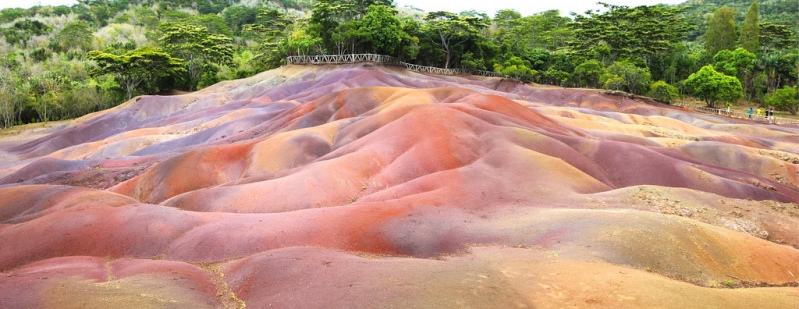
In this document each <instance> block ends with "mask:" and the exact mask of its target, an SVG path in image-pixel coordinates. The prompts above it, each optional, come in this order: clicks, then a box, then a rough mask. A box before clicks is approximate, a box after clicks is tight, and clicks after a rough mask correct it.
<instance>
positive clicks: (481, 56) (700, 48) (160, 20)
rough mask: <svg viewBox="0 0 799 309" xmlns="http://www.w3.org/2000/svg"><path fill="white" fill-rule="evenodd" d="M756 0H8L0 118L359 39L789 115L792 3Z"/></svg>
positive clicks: (544, 78)
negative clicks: (641, 0) (527, 12)
mask: <svg viewBox="0 0 799 309" xmlns="http://www.w3.org/2000/svg"><path fill="white" fill-rule="evenodd" d="M758 3H760V5H759V7H760V9H759V11H758V10H757V9H756V7H757V6H755V7H750V5H751V1H739V0H725V1H720V0H712V1H711V0H707V1H690V2H686V3H685V4H684V5H681V6H663V5H654V6H640V7H633V8H629V7H624V6H610V5H609V6H608V7H607V11H605V12H602V13H592V14H585V15H575V16H562V15H561V12H558V11H546V12H541V13H539V14H534V15H531V16H522V15H521V14H520V13H518V12H516V11H514V10H512V9H509V10H502V11H500V12H498V13H497V14H496V15H495V16H488V15H487V14H485V13H481V12H475V11H473V10H468V8H458V9H457V10H458V11H460V12H429V13H425V12H421V11H419V10H415V9H413V8H397V7H396V6H395V4H394V3H393V1H390V0H357V1H356V0H279V1H238V0H206V1H199V2H197V1H189V0H81V1H79V2H78V3H76V4H75V5H72V6H65V5H61V6H55V7H52V6H38V5H37V6H33V7H30V8H27V9H21V8H8V9H2V10H0V37H2V39H0V127H3V128H8V127H12V126H15V125H21V124H28V123H35V122H48V121H60V120H65V119H74V118H77V117H80V116H83V115H86V114H89V113H92V112H96V111H100V110H105V109H108V108H111V107H114V106H117V105H118V104H121V103H122V102H125V101H127V100H128V99H130V98H131V97H133V96H136V95H147V94H159V93H168V92H171V91H174V90H179V91H194V90H197V89H202V88H205V87H208V86H210V85H213V84H215V83H217V82H220V81H225V80H234V79H239V78H245V77H250V76H253V75H255V74H257V73H259V72H263V71H267V70H270V69H274V68H277V67H280V66H281V65H283V64H285V59H286V58H287V57H288V56H294V55H314V54H328V55H332V54H337V55H344V54H362V53H373V54H384V55H390V56H393V57H395V58H397V59H400V60H402V61H404V62H408V63H413V64H418V65H424V66H435V67H442V68H461V69H467V70H484V71H493V72H498V73H501V74H504V75H507V76H513V77H516V78H519V79H522V80H524V81H532V82H536V83H541V84H550V85H560V86H567V87H591V88H601V89H610V90H616V91H626V92H630V93H635V94H637V95H645V96H650V97H653V98H656V99H657V100H659V101H660V102H664V103H672V102H675V101H677V100H679V99H680V98H684V97H686V96H693V97H696V98H698V99H701V100H704V101H706V103H707V105H708V106H711V107H712V106H720V107H724V105H738V106H745V107H749V106H760V107H768V106H775V108H776V109H777V110H778V111H780V112H784V113H790V114H794V115H795V114H796V112H797V110H799V100H796V99H795V97H796V95H795V93H796V91H797V86H796V84H797V76H799V74H797V66H796V63H797V62H798V61H799V50H797V48H796V47H797V43H796V38H797V36H796V31H797V23H796V22H795V20H796V14H797V11H796V10H797V6H796V5H795V4H796V3H794V1H788V0H767V1H762V2H758ZM724 4H726V5H729V6H730V7H732V9H733V10H734V11H730V10H726V9H724V10H722V9H721V8H722V7H723V6H724ZM750 9H752V14H751V16H750V18H749V26H748V27H744V24H745V18H744V15H745V14H746V12H747V11H749V10H750ZM756 12H759V13H757V14H755V13H756ZM717 14H718V16H717V20H718V22H711V20H715V19H713V17H714V16H716V15H717ZM711 24H712V25H716V26H714V27H710V25H711ZM744 29H747V30H744ZM709 30H713V31H709ZM708 32H709V33H714V34H718V35H716V36H714V35H710V38H717V39H707V38H708V36H707V35H706V34H707V33H708ZM741 37H744V38H748V39H746V42H744V41H741V40H739V39H740V38H741ZM739 47H741V48H743V49H745V50H740V51H739V50H738V48H739ZM719 53H721V54H719ZM717 54H718V55H717ZM708 66H709V67H712V68H713V69H714V70H716V71H717V72H718V73H721V74H725V75H728V76H731V77H734V78H735V79H737V81H738V83H740V86H739V85H737V84H738V83H734V82H733V85H731V87H728V88H729V90H728V91H726V92H727V93H725V94H724V95H723V96H720V97H723V99H721V98H708V96H709V95H708V94H707V93H704V92H703V91H701V90H698V89H705V88H707V87H702V86H699V85H694V84H693V83H691V82H690V81H689V80H690V78H691V76H692V75H693V74H695V73H698V72H699V71H700V70H701V69H702V68H704V67H708ZM705 80H710V81H716V80H718V79H717V78H716V79H705ZM711 88H713V87H711ZM739 88H740V89H739ZM725 89H726V88H725ZM783 98H789V99H790V100H784V99H783Z"/></svg>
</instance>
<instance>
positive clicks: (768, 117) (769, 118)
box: [749, 106, 777, 123]
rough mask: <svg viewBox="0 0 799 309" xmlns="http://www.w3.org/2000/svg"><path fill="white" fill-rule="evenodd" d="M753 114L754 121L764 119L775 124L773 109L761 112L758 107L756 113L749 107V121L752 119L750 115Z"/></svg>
mask: <svg viewBox="0 0 799 309" xmlns="http://www.w3.org/2000/svg"><path fill="white" fill-rule="evenodd" d="M753 114H754V116H755V118H754V119H760V118H761V117H765V119H766V121H768V123H777V121H776V119H775V118H774V107H773V106H772V107H769V108H768V109H763V110H762V111H761V109H760V107H758V108H757V112H755V109H754V108H752V107H750V108H749V119H752V115H753ZM764 114H765V116H764Z"/></svg>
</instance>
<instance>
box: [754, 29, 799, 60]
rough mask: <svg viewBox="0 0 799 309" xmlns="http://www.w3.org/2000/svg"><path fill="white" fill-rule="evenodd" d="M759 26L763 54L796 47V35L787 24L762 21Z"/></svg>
mask: <svg viewBox="0 0 799 309" xmlns="http://www.w3.org/2000/svg"><path fill="white" fill-rule="evenodd" d="M759 28H760V40H759V42H760V47H761V49H762V53H763V54H767V53H771V52H775V51H782V50H787V49H789V48H791V47H796V43H797V40H796V35H795V34H794V32H793V31H792V30H791V28H790V27H789V26H786V25H780V24H773V23H765V22H764V23H761V24H760V27H759Z"/></svg>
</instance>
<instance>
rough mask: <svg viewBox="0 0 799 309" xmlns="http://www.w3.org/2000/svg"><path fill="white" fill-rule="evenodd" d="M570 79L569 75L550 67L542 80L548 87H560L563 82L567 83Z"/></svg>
mask: <svg viewBox="0 0 799 309" xmlns="http://www.w3.org/2000/svg"><path fill="white" fill-rule="evenodd" d="M570 77H571V74H569V72H566V71H561V70H558V69H555V68H554V67H550V68H549V69H547V70H546V71H544V73H543V78H544V81H545V82H548V83H549V84H550V85H559V86H560V85H562V84H563V83H564V82H566V81H568V80H569V78H570Z"/></svg>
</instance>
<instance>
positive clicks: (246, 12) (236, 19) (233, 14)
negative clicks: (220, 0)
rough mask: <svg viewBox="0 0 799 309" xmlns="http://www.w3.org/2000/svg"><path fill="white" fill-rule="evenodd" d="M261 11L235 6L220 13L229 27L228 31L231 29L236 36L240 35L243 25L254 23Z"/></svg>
mask: <svg viewBox="0 0 799 309" xmlns="http://www.w3.org/2000/svg"><path fill="white" fill-rule="evenodd" d="M261 10H262V9H259V8H251V7H248V6H243V5H235V6H231V7H228V8H226V9H225V10H224V11H222V15H223V16H224V17H225V21H226V22H227V24H228V26H230V29H233V31H234V32H235V33H236V34H240V33H241V31H242V29H243V26H244V25H248V24H255V23H256V20H257V18H258V14H259V12H260V11H261ZM275 12H277V11H275Z"/></svg>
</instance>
